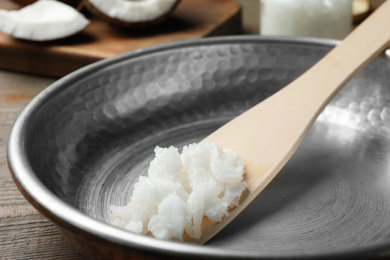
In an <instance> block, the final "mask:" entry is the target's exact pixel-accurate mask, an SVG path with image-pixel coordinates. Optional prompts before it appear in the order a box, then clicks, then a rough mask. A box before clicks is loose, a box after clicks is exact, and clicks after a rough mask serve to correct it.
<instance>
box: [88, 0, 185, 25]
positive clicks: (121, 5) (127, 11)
mask: <svg viewBox="0 0 390 260" xmlns="http://www.w3.org/2000/svg"><path fill="white" fill-rule="evenodd" d="M178 2H179V0H86V1H85V3H86V7H87V8H88V10H89V11H91V12H92V13H94V14H95V15H96V16H99V17H101V18H103V19H105V20H107V21H108V22H111V23H113V24H117V25H123V26H135V27H136V26H145V25H147V24H148V23H156V22H159V21H161V20H163V18H164V17H166V16H167V14H169V13H170V12H171V11H172V10H173V9H174V8H175V6H176V5H177V3H178Z"/></svg>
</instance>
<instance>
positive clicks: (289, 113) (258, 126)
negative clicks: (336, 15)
mask: <svg viewBox="0 0 390 260" xmlns="http://www.w3.org/2000/svg"><path fill="white" fill-rule="evenodd" d="M389 43H390V1H385V3H384V4H382V6H381V7H380V8H379V9H377V10H376V11H375V12H374V13H373V14H371V15H370V16H369V17H368V18H367V19H366V20H365V21H364V22H363V23H362V24H361V25H360V26H359V27H358V28H356V29H355V30H354V31H353V32H352V33H351V34H350V35H349V36H347V37H346V39H345V40H344V41H343V42H342V43H341V44H340V45H338V46H337V47H335V48H334V49H333V50H332V51H331V52H330V53H329V54H327V55H326V56H325V57H324V58H323V59H322V60H320V61H319V62H318V63H317V64H316V65H314V66H313V67H312V68H311V69H309V70H308V71H307V72H306V73H304V74H303V75H302V76H300V77H299V78H298V79H296V80H295V81H294V82H292V83H291V84H289V85H288V86H286V87H285V88H283V89H282V90H280V91H279V92H278V93H276V94H274V95H273V96H271V97H270V98H268V99H266V100H265V101H263V102H261V103H259V104H258V105H256V106H255V107H253V108H252V109H250V110H248V111H247V112H245V113H243V114H242V115H240V116H238V117H237V118H235V119H234V120H232V121H230V122H229V123H227V124H226V125H224V126H223V127H221V128H220V129H218V130H217V131H215V132H214V133H212V134H211V135H210V136H208V137H207V138H206V139H204V141H206V142H216V143H217V144H219V145H220V146H222V147H224V148H231V149H234V150H236V151H238V152H239V153H240V154H241V155H242V157H243V159H244V162H245V167H246V176H245V181H246V182H247V183H248V186H249V188H248V192H247V194H246V196H243V197H242V198H241V202H240V205H239V206H238V207H236V208H235V209H233V210H231V212H230V215H229V216H228V217H226V218H224V219H223V220H222V222H220V223H212V222H210V221H208V219H206V218H204V219H203V224H202V237H201V239H200V240H197V241H195V240H193V239H191V238H185V241H189V242H190V241H191V242H198V243H204V242H206V241H207V240H209V239H210V238H211V237H212V236H214V235H215V234H216V233H218V232H219V231H220V230H221V229H222V228H224V227H225V226H226V225H227V224H228V223H229V222H231V221H232V220H233V219H234V218H235V217H236V216H237V215H238V214H239V213H240V212H241V211H242V210H243V209H244V208H245V207H246V206H247V205H248V204H249V203H250V202H251V201H252V200H254V199H255V198H256V197H257V196H258V195H259V193H260V192H261V191H262V190H263V189H264V188H265V187H266V186H267V184H268V183H269V182H270V181H271V180H272V179H273V178H274V177H275V176H276V174H277V173H278V172H279V171H280V169H281V168H282V167H283V166H284V165H285V164H286V162H287V161H288V160H289V158H290V157H291V155H292V154H293V153H294V151H295V150H296V148H297V147H298V145H299V144H300V142H301V140H302V139H303V137H304V135H305V134H306V132H307V131H308V130H309V129H310V127H311V126H312V124H313V122H314V121H315V119H316V118H317V116H318V115H319V114H320V112H321V111H322V110H323V108H324V107H325V106H326V104H328V102H329V101H330V100H331V99H332V97H333V96H334V95H335V94H336V93H337V92H338V91H339V90H340V89H341V87H342V86H343V85H344V84H345V83H346V82H348V80H349V79H350V78H351V77H352V76H353V75H354V74H355V73H356V72H357V71H359V70H360V69H361V68H363V67H364V66H365V65H366V64H367V63H368V62H369V61H370V60H372V59H373V58H374V57H375V56H377V55H378V54H379V53H380V52H382V51H383V50H384V49H385V47H386V46H388V44H389ZM389 76H390V72H389Z"/></svg>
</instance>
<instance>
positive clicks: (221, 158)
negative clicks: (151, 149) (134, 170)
mask: <svg viewBox="0 0 390 260" xmlns="http://www.w3.org/2000/svg"><path fill="white" fill-rule="evenodd" d="M244 172H245V171H244V162H243V160H242V158H241V156H240V155H239V154H238V153H237V152H235V151H233V150H229V149H223V150H222V149H221V148H220V147H219V146H218V145H216V144H215V143H205V142H203V143H199V144H191V145H188V146H185V147H184V148H183V151H182V153H181V154H180V153H179V151H178V149H177V148H175V147H169V148H160V147H156V149H155V158H154V159H153V160H152V162H151V163H150V167H149V170H148V176H141V177H140V178H139V180H138V183H136V184H135V185H134V190H133V194H132V196H131V202H130V203H129V204H128V205H127V206H114V205H111V206H110V210H111V214H110V221H111V223H112V224H113V225H115V226H118V227H121V228H124V229H127V230H129V231H131V232H133V233H137V234H150V235H153V236H154V237H155V238H158V239H164V240H170V239H174V240H182V239H183V235H184V232H186V233H187V234H188V235H189V236H190V237H193V238H196V239H198V238H200V236H201V224H202V219H203V216H206V217H207V218H209V219H210V220H211V221H213V222H219V221H221V220H222V219H223V218H224V217H226V216H227V215H229V209H231V208H233V207H235V206H237V205H238V203H239V200H240V197H241V195H242V192H243V191H244V190H245V189H246V187H247V184H246V183H245V182H244V181H243V175H244Z"/></svg>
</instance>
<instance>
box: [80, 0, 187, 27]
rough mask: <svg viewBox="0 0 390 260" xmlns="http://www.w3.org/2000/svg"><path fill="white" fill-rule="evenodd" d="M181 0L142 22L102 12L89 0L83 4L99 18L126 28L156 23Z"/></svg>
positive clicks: (164, 17)
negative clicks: (161, 13)
mask: <svg viewBox="0 0 390 260" xmlns="http://www.w3.org/2000/svg"><path fill="white" fill-rule="evenodd" d="M180 1H181V0H177V1H176V3H175V4H174V5H173V6H172V7H171V9H170V10H169V11H168V12H165V13H164V14H163V15H161V16H159V17H157V18H155V19H153V20H149V21H142V22H130V21H123V20H120V19H117V18H113V17H110V16H108V15H106V14H104V13H102V12H101V11H100V10H99V9H97V8H96V7H95V5H94V4H92V3H91V2H90V1H89V0H84V6H85V7H86V8H87V10H88V11H89V12H90V13H92V14H93V15H95V16H97V17H99V18H100V19H102V20H104V21H106V22H108V23H110V24H112V25H116V26H120V27H127V28H145V27H150V26H154V25H156V24H159V23H161V22H163V21H164V20H166V18H167V17H168V16H169V15H170V14H171V13H172V11H173V10H174V9H175V8H176V7H177V5H178V4H179V2H180Z"/></svg>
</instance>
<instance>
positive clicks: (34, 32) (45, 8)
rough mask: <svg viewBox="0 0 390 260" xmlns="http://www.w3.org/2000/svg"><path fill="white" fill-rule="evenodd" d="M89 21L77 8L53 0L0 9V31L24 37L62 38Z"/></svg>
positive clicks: (25, 38) (35, 38)
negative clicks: (19, 7) (12, 8)
mask: <svg viewBox="0 0 390 260" xmlns="http://www.w3.org/2000/svg"><path fill="white" fill-rule="evenodd" d="M88 24H89V21H88V20H87V19H86V18H85V17H84V16H83V15H82V14H80V13H79V12H78V11H77V10H76V9H74V8H72V7H71V6H69V5H66V4H64V3H61V2H58V1H54V0H39V1H37V2H35V3H33V4H31V5H28V6H26V7H24V8H22V9H20V10H16V11H8V10H0V31H2V32H4V33H6V34H9V35H11V36H13V37H15V38H19V39H24V40H32V41H49V40H55V39H60V38H65V37H68V36H70V35H73V34H76V33H78V32H79V31H81V30H83V29H84V28H85V27H86V26H87V25H88Z"/></svg>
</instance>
